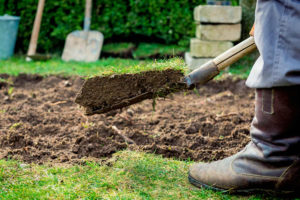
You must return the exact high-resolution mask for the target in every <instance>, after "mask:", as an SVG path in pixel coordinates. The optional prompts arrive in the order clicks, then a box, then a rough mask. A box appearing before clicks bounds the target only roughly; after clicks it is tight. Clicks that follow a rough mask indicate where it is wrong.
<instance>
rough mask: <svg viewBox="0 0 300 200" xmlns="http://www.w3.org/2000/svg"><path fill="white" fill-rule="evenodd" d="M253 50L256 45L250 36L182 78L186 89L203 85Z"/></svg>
mask: <svg viewBox="0 0 300 200" xmlns="http://www.w3.org/2000/svg"><path fill="white" fill-rule="evenodd" d="M255 49H256V45H255V42H254V38H253V37H252V36H251V37H249V38H248V39H246V40H244V41H243V42H241V43H239V44H237V45H236V46H234V47H232V48H231V49H228V50H227V51H225V52H224V53H222V54H221V55H219V56H218V57H216V58H215V59H213V60H211V61H209V62H207V63H205V64H204V65H201V66H200V67H198V68H197V69H195V70H194V71H192V72H191V73H190V74H188V75H187V76H186V77H185V78H184V81H185V83H186V84H187V86H188V88H193V86H194V85H195V84H204V83H206V82H208V81H209V80H211V79H212V78H214V77H215V76H217V75H218V74H219V73H220V71H222V70H224V69H225V68H226V67H228V66H229V65H231V64H233V63H235V62H236V61H238V60H239V59H240V58H242V57H244V56H245V55H247V54H249V53H251V52H252V51H254V50H255Z"/></svg>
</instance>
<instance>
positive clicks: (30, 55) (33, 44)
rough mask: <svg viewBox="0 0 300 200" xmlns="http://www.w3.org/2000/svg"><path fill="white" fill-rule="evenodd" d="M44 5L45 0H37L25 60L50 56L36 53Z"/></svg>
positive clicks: (48, 57) (46, 58) (44, 58)
mask: <svg viewBox="0 0 300 200" xmlns="http://www.w3.org/2000/svg"><path fill="white" fill-rule="evenodd" d="M44 6H45V0H39V3H38V8H37V11H36V16H35V19H34V24H33V30H32V34H31V38H30V42H29V48H28V52H27V57H26V61H31V60H36V61H37V60H48V59H50V58H51V56H50V55H49V54H46V55H44V54H37V53H36V48H37V43H38V38H39V33H40V27H41V22H42V16H43V10H44Z"/></svg>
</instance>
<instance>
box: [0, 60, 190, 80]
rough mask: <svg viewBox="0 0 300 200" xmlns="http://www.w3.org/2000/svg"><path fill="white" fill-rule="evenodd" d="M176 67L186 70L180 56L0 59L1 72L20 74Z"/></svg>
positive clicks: (90, 74) (120, 71)
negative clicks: (157, 58)
mask: <svg viewBox="0 0 300 200" xmlns="http://www.w3.org/2000/svg"><path fill="white" fill-rule="evenodd" d="M166 68H174V69H180V70H185V65H184V61H183V60H182V59H180V58H173V59H170V60H157V61H153V60H145V61H140V60H133V59H118V58H107V59H101V60H99V61H96V62H91V63H86V62H64V61H62V60H61V59H59V58H54V59H51V60H48V61H38V62H33V61H32V62H26V61H25V58H22V57H17V58H11V59H9V60H4V61H3V60H2V61H1V60H0V73H7V74H10V75H18V74H20V73H27V74H41V75H50V74H60V75H65V76H71V75H79V76H92V75H103V74H120V73H121V74H122V73H138V72H141V71H148V70H163V69H166Z"/></svg>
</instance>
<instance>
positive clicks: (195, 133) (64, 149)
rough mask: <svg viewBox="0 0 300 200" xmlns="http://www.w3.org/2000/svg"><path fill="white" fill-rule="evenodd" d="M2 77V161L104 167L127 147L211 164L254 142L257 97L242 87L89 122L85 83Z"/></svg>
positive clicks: (225, 83)
mask: <svg viewBox="0 0 300 200" xmlns="http://www.w3.org/2000/svg"><path fill="white" fill-rule="evenodd" d="M0 77H1V78H3V79H6V80H8V81H7V84H1V86H0V105H1V107H0V159H3V158H13V159H18V160H21V161H24V162H28V163H30V162H34V163H39V164H41V163H70V164H73V163H83V162H84V161H85V160H95V161H99V162H100V161H101V160H103V159H105V158H107V157H110V156H111V155H112V154H113V153H115V152H116V151H119V150H122V149H126V148H128V149H131V150H137V151H144V152H151V153H156V154H160V155H163V156H164V157H173V158H178V159H191V160H196V161H211V160H217V159H221V158H224V157H226V156H229V155H232V154H234V153H236V152H238V151H239V150H241V149H242V148H243V147H244V146H245V145H246V144H247V143H248V142H249V140H250V137H249V127H250V123H251V120H252V117H253V113H254V91H253V90H250V89H248V88H246V87H245V86H244V81H243V80H232V79H226V80H222V81H217V82H216V81H212V82H210V83H208V84H207V85H206V86H202V87H201V88H200V89H199V90H198V91H197V92H193V91H191V92H184V93H183V92H182V93H176V94H173V95H171V96H168V97H167V98H166V99H158V100H157V101H156V107H155V111H153V107H152V101H151V100H145V101H143V102H141V103H139V104H135V105H132V106H130V107H126V108H123V109H122V110H116V111H111V112H109V113H106V114H100V115H93V116H90V117H87V116H85V115H84V114H83V112H82V110H81V109H80V108H79V106H78V105H77V104H76V103H74V99H75V96H76V93H77V91H79V89H80V88H81V85H82V84H83V82H84V81H83V80H82V79H81V78H80V77H71V78H68V79H67V78H63V77H58V76H49V77H47V78H42V77H41V76H38V75H20V76H18V77H10V76H7V75H0ZM11 84H13V85H11ZM12 88H13V89H12Z"/></svg>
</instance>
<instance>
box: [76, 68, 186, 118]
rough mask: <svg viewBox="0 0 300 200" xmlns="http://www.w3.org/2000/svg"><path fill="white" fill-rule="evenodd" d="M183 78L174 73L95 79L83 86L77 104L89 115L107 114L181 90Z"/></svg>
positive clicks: (150, 73)
mask: <svg viewBox="0 0 300 200" xmlns="http://www.w3.org/2000/svg"><path fill="white" fill-rule="evenodd" d="M183 77H184V74H183V72H182V71H180V70H174V69H166V70H162V71H157V70H153V71H146V72H141V73H135V74H119V75H111V76H97V77H92V78H89V79H87V80H86V81H85V82H84V84H83V86H82V88H81V90H80V92H79V93H78V95H77V97H76V99H75V102H76V103H77V104H79V105H81V106H83V107H84V108H85V114H86V115H93V114H101V113H106V112H108V111H110V110H115V109H119V108H123V107H126V106H129V105H132V104H135V103H137V102H140V101H142V100H144V99H151V98H155V97H156V96H160V97H162V96H166V95H167V94H169V93H172V92H175V91H177V90H181V89H183V88H184V85H183V84H182V83H181V80H182V79H183Z"/></svg>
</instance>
